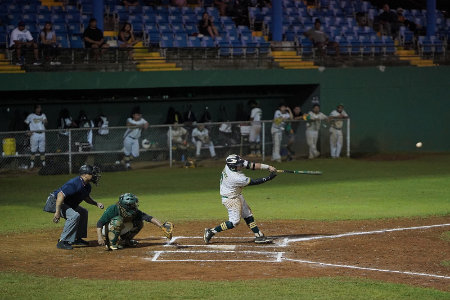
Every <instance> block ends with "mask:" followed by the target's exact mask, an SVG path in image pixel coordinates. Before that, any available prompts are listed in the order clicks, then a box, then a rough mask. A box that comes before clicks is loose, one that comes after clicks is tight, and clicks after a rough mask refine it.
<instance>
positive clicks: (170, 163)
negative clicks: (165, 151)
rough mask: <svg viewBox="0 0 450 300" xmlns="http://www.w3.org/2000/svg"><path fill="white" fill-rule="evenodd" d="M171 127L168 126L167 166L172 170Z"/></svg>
mask: <svg viewBox="0 0 450 300" xmlns="http://www.w3.org/2000/svg"><path fill="white" fill-rule="evenodd" d="M172 155H173V153H172V126H169V161H170V162H169V165H170V167H171V168H172Z"/></svg>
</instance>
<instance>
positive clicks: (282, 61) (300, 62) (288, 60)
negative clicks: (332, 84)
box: [278, 59, 314, 66]
mask: <svg viewBox="0 0 450 300" xmlns="http://www.w3.org/2000/svg"><path fill="white" fill-rule="evenodd" d="M278 64H279V65H280V66H281V65H283V64H298V65H302V66H314V62H313V61H302V60H290V59H287V60H281V61H278Z"/></svg>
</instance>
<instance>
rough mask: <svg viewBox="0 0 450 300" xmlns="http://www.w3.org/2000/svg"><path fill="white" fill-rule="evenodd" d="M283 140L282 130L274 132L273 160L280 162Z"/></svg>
mask: <svg viewBox="0 0 450 300" xmlns="http://www.w3.org/2000/svg"><path fill="white" fill-rule="evenodd" d="M282 138H283V132H282V131H281V130H272V143H273V146H272V160H280V159H281V154H280V147H281V139H282Z"/></svg>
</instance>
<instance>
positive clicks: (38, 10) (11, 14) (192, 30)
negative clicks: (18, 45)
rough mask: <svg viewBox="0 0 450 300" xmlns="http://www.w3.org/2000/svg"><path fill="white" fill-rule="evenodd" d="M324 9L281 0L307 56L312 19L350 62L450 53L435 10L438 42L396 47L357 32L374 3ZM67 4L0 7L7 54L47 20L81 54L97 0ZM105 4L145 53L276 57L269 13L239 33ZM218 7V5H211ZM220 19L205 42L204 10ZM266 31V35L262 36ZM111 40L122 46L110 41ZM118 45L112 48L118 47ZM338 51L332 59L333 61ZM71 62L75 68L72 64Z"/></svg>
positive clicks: (408, 40) (287, 30) (192, 15)
mask: <svg viewBox="0 0 450 300" xmlns="http://www.w3.org/2000/svg"><path fill="white" fill-rule="evenodd" d="M319 2H320V3H319V4H320V5H319V6H318V7H307V6H306V4H305V3H304V2H303V1H299V0H282V4H283V7H284V9H283V40H284V41H285V42H290V43H291V44H290V45H292V46H293V47H294V48H295V49H298V53H299V54H300V55H302V56H303V57H308V56H311V57H312V56H314V54H315V53H314V47H313V45H312V43H311V41H310V40H309V39H307V38H306V37H305V36H304V33H305V32H306V31H307V30H309V29H310V28H312V27H313V26H314V25H313V24H314V20H315V19H316V18H319V19H320V20H321V21H322V28H323V30H324V31H325V32H326V33H327V34H328V36H329V37H330V39H331V40H332V41H335V42H338V43H339V46H340V53H341V54H343V55H348V56H350V57H351V56H377V55H383V56H390V55H394V54H396V46H397V45H401V46H405V45H409V46H411V47H416V48H415V49H417V52H418V53H419V54H420V55H432V56H434V55H441V54H445V49H446V47H447V42H448V38H449V36H450V20H448V19H445V18H444V16H443V15H442V12H440V11H437V24H436V26H437V32H436V36H432V37H424V36H419V37H415V36H414V33H412V32H411V31H409V30H408V29H407V28H405V27H401V28H400V30H399V35H398V38H396V41H394V40H393V39H392V38H391V37H389V36H380V35H379V34H377V33H376V32H375V31H374V30H373V29H372V27H369V26H358V24H357V21H356V14H357V13H362V14H365V15H366V16H367V18H368V19H369V20H374V19H375V17H376V16H377V15H378V14H379V13H380V12H381V11H380V10H379V9H377V8H375V7H373V6H372V5H371V4H370V2H368V1H361V0H356V1H350V0H321V1H319ZM68 3H70V4H69V5H64V6H61V5H58V6H51V7H48V6H43V5H41V2H40V1H38V0H13V1H7V0H0V19H1V25H0V47H2V48H4V49H5V48H7V43H8V36H9V33H10V32H11V31H12V30H13V29H14V28H15V27H16V26H17V23H18V22H19V21H21V20H22V21H24V22H26V24H27V25H26V26H27V28H28V30H30V32H31V33H32V35H33V36H34V37H36V38H37V37H38V34H39V32H40V30H41V29H42V27H43V25H44V23H45V22H46V21H51V22H52V23H53V28H54V30H55V31H56V34H57V37H58V42H59V44H60V46H61V47H62V48H70V49H82V48H84V43H83V40H82V32H83V31H84V28H85V26H87V23H88V20H89V19H90V18H91V16H92V11H93V7H92V1H91V0H76V2H73V1H69V2H68ZM117 3H119V2H118V1H115V0H107V1H105V13H106V16H107V19H108V20H113V23H114V28H113V30H114V31H116V32H117V30H118V29H119V28H120V26H121V24H123V23H124V22H130V23H131V24H132V27H133V31H134V33H135V35H137V36H139V37H142V39H143V45H144V46H145V47H151V48H152V49H154V48H159V49H161V54H162V55H164V56H165V55H166V53H167V50H169V51H170V50H171V49H190V50H193V49H198V48H205V49H214V53H215V54H214V55H216V56H217V57H239V56H243V57H246V56H252V55H255V56H258V55H265V54H268V53H270V50H271V49H270V48H271V43H270V42H269V41H268V38H269V37H270V35H271V29H270V28H271V25H272V20H271V18H272V16H271V14H272V12H271V9H270V8H267V7H263V8H258V7H249V8H248V12H249V24H250V26H249V27H247V26H242V25H240V26H237V25H236V24H235V23H234V21H233V19H232V18H231V17H227V16H220V15H219V12H218V10H217V9H216V8H215V7H212V6H209V7H183V8H178V7H171V6H156V7H152V6H138V7H129V8H126V7H125V6H122V5H119V4H117ZM208 3H209V5H212V2H211V1H210V2H208ZM205 10H206V11H207V12H208V13H209V14H210V15H211V16H213V18H214V20H215V22H214V23H215V25H216V27H217V29H218V31H219V34H220V37H218V38H215V39H212V38H210V37H207V36H205V37H200V36H198V35H197V33H198V28H197V25H198V22H199V20H200V19H201V17H202V14H203V12H204V11H205ZM404 15H405V17H406V18H407V19H409V20H411V21H414V22H415V23H417V24H422V25H423V24H426V11H424V10H414V9H412V10H404ZM259 28H261V31H262V33H261V34H258V33H257V32H256V30H257V29H258V31H259ZM108 39H112V40H114V39H116V37H109V38H108ZM112 45H114V43H113V44H112ZM333 52H334V49H329V50H328V54H329V55H333V54H334V53H333ZM72 63H73V62H72Z"/></svg>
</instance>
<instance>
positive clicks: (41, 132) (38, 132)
mask: <svg viewBox="0 0 450 300" xmlns="http://www.w3.org/2000/svg"><path fill="white" fill-rule="evenodd" d="M31 133H37V134H43V133H45V132H43V131H32V132H31Z"/></svg>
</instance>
